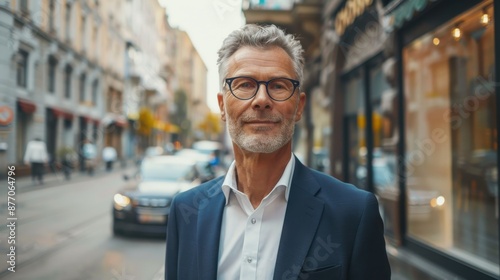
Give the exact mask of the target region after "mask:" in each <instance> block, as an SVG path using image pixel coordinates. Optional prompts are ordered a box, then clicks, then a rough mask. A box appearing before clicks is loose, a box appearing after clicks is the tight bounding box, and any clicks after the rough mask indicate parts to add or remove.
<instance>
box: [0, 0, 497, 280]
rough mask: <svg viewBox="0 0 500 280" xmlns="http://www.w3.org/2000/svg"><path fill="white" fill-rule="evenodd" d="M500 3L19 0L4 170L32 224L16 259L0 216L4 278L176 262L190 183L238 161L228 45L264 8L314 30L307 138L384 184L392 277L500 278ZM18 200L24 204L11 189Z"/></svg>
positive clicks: (3, 100)
mask: <svg viewBox="0 0 500 280" xmlns="http://www.w3.org/2000/svg"><path fill="white" fill-rule="evenodd" d="M499 10H500V0H467V1H465V0H460V1H456V0H210V1H206V0H192V1H180V0H160V1H158V0H142V1H141V0H110V1H98V0H36V1H35V0H10V1H9V0H1V1H0V168H1V169H2V170H7V167H8V166H9V167H12V166H14V167H15V186H16V195H15V198H16V201H15V203H16V205H15V207H16V217H17V218H18V221H17V223H16V226H17V227H16V231H15V232H16V235H15V238H16V250H15V253H16V258H15V270H16V272H15V273H13V272H11V271H9V270H8V268H9V267H12V265H11V264H10V263H9V262H8V261H9V258H10V257H8V256H7V254H8V253H9V252H10V246H11V244H9V243H8V237H9V234H11V232H10V231H9V229H8V228H7V227H5V226H4V227H1V228H0V249H1V250H0V251H1V252H2V256H1V257H0V260H1V262H0V278H2V279H3V278H5V279H120V280H121V279H163V273H164V270H165V269H168V268H165V267H164V266H163V264H164V255H165V236H164V232H165V227H166V224H167V223H168V213H169V205H170V202H171V200H172V198H173V197H174V196H175V194H177V193H179V192H181V191H184V190H186V189H189V188H191V187H193V186H196V185H197V184H199V183H201V182H204V181H206V180H210V179H211V178H214V177H217V176H220V175H223V174H224V172H225V171H226V169H227V167H228V166H229V164H230V163H231V161H232V145H231V142H230V139H229V137H228V135H227V133H226V128H225V125H224V123H223V122H221V121H220V114H219V110H218V105H217V102H216V94H217V92H218V91H219V87H220V85H219V84H218V83H219V77H218V74H217V66H216V58H217V54H216V53H217V50H218V48H219V47H220V45H221V44H222V40H223V39H224V38H225V37H226V36H227V34H229V32H231V31H232V30H234V29H237V28H238V27H240V26H241V25H243V24H244V23H257V24H275V25H277V26H280V27H282V28H284V29H286V31H287V32H289V33H292V34H295V35H296V36H297V38H299V39H300V41H301V43H302V45H303V47H304V50H305V58H306V65H305V75H304V80H303V81H302V84H301V89H302V90H303V91H305V92H306V94H307V104H306V107H305V113H304V116H303V118H302V120H301V121H300V122H299V123H298V124H297V126H296V129H295V135H294V140H293V141H294V142H293V143H294V147H293V148H294V153H295V154H296V155H297V156H298V158H299V159H300V160H301V161H302V162H304V163H305V164H306V165H308V166H310V167H311V168H314V169H317V170H319V171H321V172H325V173H328V174H330V175H333V176H335V177H337V178H339V179H341V180H344V181H347V182H350V183H352V184H355V185H356V186H357V187H359V188H362V189H365V190H367V191H370V192H373V193H374V194H375V195H376V196H377V198H378V200H379V204H380V213H381V215H382V218H383V220H384V226H385V236H386V242H387V250H388V254H389V259H390V262H391V266H392V270H393V279H474V280H476V279H499V278H500V269H499V266H500V262H499V252H500V247H499V244H500V236H499V231H500V224H499V209H500V205H499V199H498V192H499V191H498V189H499V185H498V171H499V165H498V157H499V150H498V144H499V141H500V140H499V138H498V130H499V127H500V124H499V121H498V120H499V117H498V110H497V108H498V106H499V105H500V98H499V97H498V86H499V82H498V81H500V74H499V73H498V71H496V69H497V68H498V66H500V59H499V57H500V53H499V51H500V48H499V38H500V37H499V36H500V34H499V30H500V28H499V23H498V22H496V20H495V19H496V18H497V17H498V14H499ZM35 139H38V140H37V141H34V140H35ZM29 146H32V147H35V146H36V147H43V146H45V148H42V149H41V150H42V151H43V150H46V155H44V152H40V151H41V150H40V148H29ZM39 152H40V153H39ZM33 155H36V156H33ZM38 163H40V164H38ZM159 166H161V167H162V168H158V167H159ZM33 171H36V172H38V171H42V173H43V178H40V177H37V176H35V177H33V176H32V174H33ZM0 178H1V179H2V181H3V182H7V180H8V178H7V171H5V172H2V174H0ZM3 185H4V184H3V183H2V186H3ZM5 186H7V184H5ZM0 198H1V202H0V204H1V208H0V213H1V216H2V217H5V218H7V217H8V211H7V188H2V192H0ZM4 252H5V253H4ZM374 279H375V278H374Z"/></svg>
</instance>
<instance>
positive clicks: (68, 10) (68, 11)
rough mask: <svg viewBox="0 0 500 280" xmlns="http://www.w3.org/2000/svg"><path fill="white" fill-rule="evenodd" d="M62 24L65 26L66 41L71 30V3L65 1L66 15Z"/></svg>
mask: <svg viewBox="0 0 500 280" xmlns="http://www.w3.org/2000/svg"><path fill="white" fill-rule="evenodd" d="M64 23H65V24H64V26H65V27H66V34H65V35H66V41H69V40H70V39H71V38H70V33H71V32H70V30H71V4H69V3H66V17H65V20H64Z"/></svg>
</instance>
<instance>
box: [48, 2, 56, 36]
mask: <svg viewBox="0 0 500 280" xmlns="http://www.w3.org/2000/svg"><path fill="white" fill-rule="evenodd" d="M54 18H55V3H54V0H50V2H49V31H50V32H54V31H55V26H54Z"/></svg>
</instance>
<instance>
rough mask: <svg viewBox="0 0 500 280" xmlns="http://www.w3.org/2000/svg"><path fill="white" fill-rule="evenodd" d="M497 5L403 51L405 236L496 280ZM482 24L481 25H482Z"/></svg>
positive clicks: (467, 15)
mask: <svg viewBox="0 0 500 280" xmlns="http://www.w3.org/2000/svg"><path fill="white" fill-rule="evenodd" d="M485 13H487V14H488V16H489V19H490V20H491V21H493V18H492V17H493V5H492V1H485V4H482V5H480V6H478V7H476V8H474V9H472V10H470V11H469V12H467V13H465V14H462V15H460V16H459V17H457V18H456V19H454V20H452V21H450V22H449V23H447V24H446V25H443V26H441V27H440V28H438V29H436V30H434V31H433V32H430V33H428V34H425V35H423V36H421V37H420V38H418V39H416V40H415V41H413V42H412V43H411V44H409V45H408V46H406V47H405V49H404V50H403V59H404V62H403V63H404V92H405V109H406V112H405V114H406V118H405V122H406V123H405V125H406V131H405V134H406V137H405V139H406V160H405V164H406V175H407V178H406V182H407V186H406V187H407V190H408V191H407V194H408V198H407V209H408V210H407V220H408V234H409V235H410V236H411V237H412V238H415V239H418V240H420V241H422V242H425V243H427V244H430V245H432V246H434V247H436V248H438V249H440V250H443V251H444V252H446V253H448V254H450V255H453V256H455V257H457V258H460V259H463V260H464V261H466V262H470V263H474V265H475V266H478V267H480V268H482V269H483V270H485V271H488V272H490V273H494V274H497V275H499V274H500V272H499V256H498V246H499V244H498V238H499V237H498V234H499V233H498V219H499V215H498V192H497V191H498V174H497V168H498V167H497V166H498V159H497V149H498V147H497V143H498V132H497V129H496V127H497V124H496V121H497V120H496V116H497V108H496V105H495V100H494V94H495V90H494V86H493V85H494V82H493V77H494V72H495V64H494V61H495V59H494V55H495V51H494V50H495V46H494V26H493V24H491V23H490V22H487V23H485V20H484V14H485ZM481 19H483V21H482V22H481Z"/></svg>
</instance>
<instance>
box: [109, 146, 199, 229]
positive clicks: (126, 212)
mask: <svg viewBox="0 0 500 280" xmlns="http://www.w3.org/2000/svg"><path fill="white" fill-rule="evenodd" d="M203 181H204V179H203V178H202V175H201V174H200V172H199V166H198V165H197V162H196V161H194V160H191V159H186V158H182V157H177V156H156V157H150V158H145V159H144V160H143V162H142V163H141V166H140V170H139V173H138V175H137V176H136V179H134V180H131V181H129V182H128V184H127V185H126V186H125V187H124V188H123V189H122V190H120V191H119V192H118V193H117V194H115V195H114V198H113V233H114V234H121V233H126V232H134V233H152V234H165V233H166V226H167V222H168V215H169V213H170V204H171V202H172V199H173V198H174V196H175V195H177V194H178V193H180V192H182V191H185V190H188V189H190V188H193V187H195V186H197V185H199V184H200V183H202V182H203Z"/></svg>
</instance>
